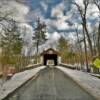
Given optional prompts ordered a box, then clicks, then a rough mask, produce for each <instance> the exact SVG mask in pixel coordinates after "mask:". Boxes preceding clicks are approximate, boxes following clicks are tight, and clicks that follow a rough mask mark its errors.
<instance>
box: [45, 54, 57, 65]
mask: <svg viewBox="0 0 100 100" xmlns="http://www.w3.org/2000/svg"><path fill="white" fill-rule="evenodd" d="M48 64H50V65H58V57H57V55H56V54H45V55H44V65H48Z"/></svg>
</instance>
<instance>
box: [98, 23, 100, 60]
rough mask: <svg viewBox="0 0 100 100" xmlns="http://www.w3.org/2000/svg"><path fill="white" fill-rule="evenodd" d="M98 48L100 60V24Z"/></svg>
mask: <svg viewBox="0 0 100 100" xmlns="http://www.w3.org/2000/svg"><path fill="white" fill-rule="evenodd" d="M97 48H98V57H99V58H100V23H99V28H98V40H97Z"/></svg>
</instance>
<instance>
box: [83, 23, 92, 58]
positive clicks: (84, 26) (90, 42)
mask: <svg viewBox="0 0 100 100" xmlns="http://www.w3.org/2000/svg"><path fill="white" fill-rule="evenodd" d="M83 29H84V31H85V34H86V36H87V40H88V44H89V48H90V52H91V57H92V59H93V56H94V52H93V47H92V41H91V39H90V36H89V32H88V29H87V25H86V21H84V24H83Z"/></svg>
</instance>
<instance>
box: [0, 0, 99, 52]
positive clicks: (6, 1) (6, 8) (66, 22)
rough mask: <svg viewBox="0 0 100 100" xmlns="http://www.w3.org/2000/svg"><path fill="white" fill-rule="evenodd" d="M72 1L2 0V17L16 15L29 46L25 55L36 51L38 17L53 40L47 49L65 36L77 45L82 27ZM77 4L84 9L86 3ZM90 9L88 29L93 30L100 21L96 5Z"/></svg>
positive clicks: (50, 39)
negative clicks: (33, 40) (78, 31)
mask: <svg viewBox="0 0 100 100" xmlns="http://www.w3.org/2000/svg"><path fill="white" fill-rule="evenodd" d="M71 1H73V0H0V13H2V15H3V14H5V13H7V12H13V13H11V15H10V16H9V17H13V18H14V19H15V20H16V21H18V22H20V25H19V27H20V29H21V33H22V37H24V38H23V39H24V41H25V44H27V45H24V48H23V52H26V54H27V53H28V49H32V34H33V33H34V27H35V22H36V19H37V18H38V17H40V19H41V21H43V22H45V23H46V25H47V32H46V35H47V37H48V38H49V40H48V41H47V44H46V45H44V48H46V47H48V44H49V46H52V45H53V44H54V43H55V44H56V43H57V40H58V39H59V38H60V36H61V35H63V34H66V38H68V39H69V40H70V41H71V42H73V43H74V41H75V26H76V25H77V26H78V28H79V30H80V31H81V30H82V27H81V26H80V23H81V18H80V17H79V14H77V13H76V12H77V9H76V7H75V5H72V4H71ZM75 1H76V2H77V3H78V4H80V5H81V6H82V7H83V2H82V1H83V0H75ZM88 9H89V10H88V12H87V21H88V27H91V26H92V25H93V24H95V23H96V22H98V20H99V17H98V13H97V12H98V9H97V8H96V6H95V5H89V8H88ZM23 30H26V31H23ZM91 31H92V30H90V32H91ZM27 48H28V49H27Z"/></svg>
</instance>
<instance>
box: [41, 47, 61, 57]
mask: <svg viewBox="0 0 100 100" xmlns="http://www.w3.org/2000/svg"><path fill="white" fill-rule="evenodd" d="M44 54H56V55H58V56H60V55H61V53H60V52H59V51H57V50H55V49H53V48H49V49H47V50H44V51H43V52H42V53H41V54H40V55H41V56H43V55H44Z"/></svg>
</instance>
